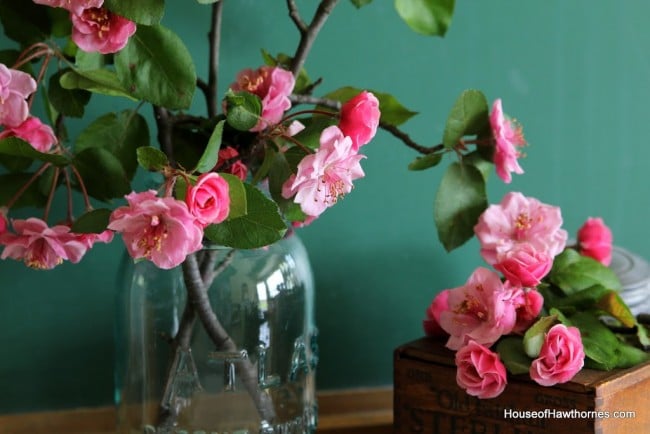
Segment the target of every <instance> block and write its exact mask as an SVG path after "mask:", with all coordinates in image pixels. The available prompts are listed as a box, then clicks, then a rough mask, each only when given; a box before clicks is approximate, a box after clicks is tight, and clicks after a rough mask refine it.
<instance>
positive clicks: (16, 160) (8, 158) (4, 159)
mask: <svg viewBox="0 0 650 434" xmlns="http://www.w3.org/2000/svg"><path fill="white" fill-rule="evenodd" d="M33 162H34V160H32V159H31V158H25V157H15V156H13V155H6V154H0V164H2V165H3V166H4V167H5V168H6V169H7V170H9V171H10V172H23V171H25V170H27V169H29V167H30V166H31V165H32V163H33Z"/></svg>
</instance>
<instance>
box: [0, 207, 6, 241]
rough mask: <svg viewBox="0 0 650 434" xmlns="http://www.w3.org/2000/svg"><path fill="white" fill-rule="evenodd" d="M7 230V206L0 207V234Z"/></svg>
mask: <svg viewBox="0 0 650 434" xmlns="http://www.w3.org/2000/svg"><path fill="white" fill-rule="evenodd" d="M5 232H7V208H5V207H1V208H0V235H2V234H4V233H5Z"/></svg>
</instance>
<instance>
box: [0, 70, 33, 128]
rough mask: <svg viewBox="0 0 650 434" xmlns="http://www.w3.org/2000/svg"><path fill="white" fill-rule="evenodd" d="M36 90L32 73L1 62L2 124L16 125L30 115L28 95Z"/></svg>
mask: <svg viewBox="0 0 650 434" xmlns="http://www.w3.org/2000/svg"><path fill="white" fill-rule="evenodd" d="M34 91H36V80H34V79H33V78H32V76H31V75H29V74H27V73H25V72H22V71H18V70H16V69H11V68H7V67H6V66H5V65H4V64H2V63H0V124H2V125H5V126H8V127H15V126H18V125H20V124H22V123H23V122H24V121H25V119H27V116H28V115H29V107H28V105H27V101H26V99H27V97H29V95H31V94H32V93H34Z"/></svg>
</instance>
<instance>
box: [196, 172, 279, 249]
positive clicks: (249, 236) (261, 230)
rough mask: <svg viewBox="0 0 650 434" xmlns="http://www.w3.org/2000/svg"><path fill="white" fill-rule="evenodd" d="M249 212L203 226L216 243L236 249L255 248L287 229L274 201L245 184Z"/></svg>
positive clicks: (271, 241) (270, 241) (265, 243)
mask: <svg viewBox="0 0 650 434" xmlns="http://www.w3.org/2000/svg"><path fill="white" fill-rule="evenodd" d="M244 187H245V189H246V202H247V206H248V212H247V213H246V215H244V216H242V217H238V218H235V219H232V220H226V221H225V222H223V223H220V224H218V225H210V226H208V227H207V228H206V230H205V235H206V237H208V239H209V240H210V241H212V242H214V243H216V244H220V245H223V246H228V247H234V248H238V249H254V248H258V247H264V246H267V245H269V244H272V243H274V242H276V241H278V240H279V239H281V238H282V236H283V235H284V233H285V232H286V229H287V228H286V225H285V223H284V220H283V219H282V217H281V216H280V213H279V212H278V207H277V205H276V203H275V202H273V201H272V200H271V199H268V198H267V197H266V196H265V195H264V194H263V193H262V192H261V191H259V190H258V189H256V188H255V187H253V186H251V185H249V184H244Z"/></svg>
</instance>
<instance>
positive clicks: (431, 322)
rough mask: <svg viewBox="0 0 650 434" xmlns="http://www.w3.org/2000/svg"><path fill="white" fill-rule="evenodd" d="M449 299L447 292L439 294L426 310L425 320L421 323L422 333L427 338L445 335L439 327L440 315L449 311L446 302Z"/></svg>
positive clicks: (446, 290)
mask: <svg viewBox="0 0 650 434" xmlns="http://www.w3.org/2000/svg"><path fill="white" fill-rule="evenodd" d="M448 299H449V290H448V289H445V290H444V291H441V292H439V293H438V294H437V295H436V296H435V298H434V299H433V301H432V302H431V304H430V305H429V307H428V308H427V312H426V315H427V316H426V318H425V319H424V320H423V321H422V327H423V328H424V333H425V334H426V335H427V336H446V335H447V333H446V332H445V331H444V330H443V329H442V327H440V314H442V312H444V311H446V310H448V309H449V304H448V303H447V300H448Z"/></svg>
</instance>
